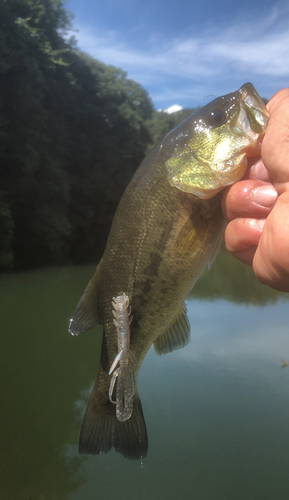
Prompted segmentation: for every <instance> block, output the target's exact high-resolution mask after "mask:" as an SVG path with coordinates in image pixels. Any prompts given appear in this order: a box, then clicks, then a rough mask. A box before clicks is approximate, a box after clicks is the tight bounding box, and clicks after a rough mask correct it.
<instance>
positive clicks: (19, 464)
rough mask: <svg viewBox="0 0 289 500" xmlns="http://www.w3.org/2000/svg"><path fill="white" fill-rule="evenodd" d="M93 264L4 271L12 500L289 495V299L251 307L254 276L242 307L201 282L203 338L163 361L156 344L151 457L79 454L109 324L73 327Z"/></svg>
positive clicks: (148, 386)
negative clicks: (77, 331) (75, 332)
mask: <svg viewBox="0 0 289 500" xmlns="http://www.w3.org/2000/svg"><path fill="white" fill-rule="evenodd" d="M243 267H244V266H242V269H243ZM213 269H214V268H213ZM212 271H213V270H212ZM212 271H211V272H212ZM222 272H223V271H222ZM92 273H93V267H91V266H87V267H76V268H65V269H47V270H42V271H38V272H33V273H20V274H15V275H6V276H2V277H1V278H0V298H1V300H0V314H1V319H2V349H1V353H2V356H1V364H0V373H1V380H2V384H1V402H2V404H1V410H0V414H1V424H2V425H1V451H0V454H1V461H0V467H1V469H0V470H1V483H0V498H3V499H6V498H7V499H10V498H11V499H12V498H13V499H14V498H17V500H22V499H23V500H24V499H25V500H28V499H29V498H31V499H33V500H34V499H41V498H45V499H51V500H52V499H53V500H58V499H59V500H60V499H69V500H83V499H85V500H90V499H91V500H92V499H95V498H99V499H102V498H108V499H110V498H114V497H115V496H117V498H118V499H120V500H124V499H126V500H132V499H135V498H137V499H142V498H146V499H150V500H154V499H158V500H159V499H160V498H167V499H175V498H178V497H183V498H188V497H189V498H190V497H193V498H196V499H197V500H203V499H204V500H216V499H222V500H224V499H225V500H227V499H228V500H231V499H232V498H234V500H235V499H236V500H239V499H240V500H244V499H246V500H247V499H249V498H254V500H255V499H259V498H260V499H261V498H262V499H263V500H264V499H265V500H267V499H268V500H272V498H280V499H281V498H286V496H287V495H288V494H289V484H288V472H287V471H288V465H289V464H288V461H289V430H288V415H289V370H288V368H287V369H284V370H282V369H281V366H282V361H281V360H282V359H284V360H288V359H289V332H288V324H289V308H288V302H287V295H278V294H275V295H274V292H272V294H273V295H272V296H271V297H268V295H266V296H264V295H263V296H262V294H261V292H259V291H258V299H257V298H256V297H257V295H256V294H255V298H254V299H253V304H252V302H251V304H250V300H249V298H248V290H250V289H251V288H253V289H255V288H254V287H255V285H254V286H253V287H250V285H249V284H248V282H247V284H246V287H247V299H246V301H245V303H242V301H241V303H239V304H237V302H236V301H235V302H232V301H229V300H225V299H224V298H223V299H221V300H220V299H218V300H212V299H210V296H209V292H207V297H206V300H203V298H204V296H203V295H202V293H200V296H201V297H203V298H202V300H201V299H200V296H199V298H197V296H196V294H197V288H196V289H195V292H194V295H192V296H191V298H190V300H189V301H188V302H187V303H188V310H189V319H190V323H191V327H192V340H191V343H190V344H189V345H188V346H187V347H185V348H184V349H182V350H179V351H176V352H173V353H171V354H168V355H165V356H162V357H157V356H156V355H155V353H154V351H153V350H151V351H150V352H149V353H148V355H147V357H146V359H145V360H144V363H143V365H142V367H141V371H140V375H139V382H138V386H139V392H140V394H141V398H142V403H143V409H144V413H145V418H146V423H147V428H148V434H149V452H148V456H147V458H146V459H145V460H144V461H143V462H141V461H137V462H130V461H127V460H125V459H123V457H121V456H119V455H118V454H117V453H115V452H110V453H109V454H107V455H104V456H98V457H79V455H78V453H77V441H78V433H79V428H80V425H81V419H82V415H83V412H84V410H85V406H86V403H87V398H88V394H89V392H90V389H91V386H92V384H93V382H94V380H95V377H96V374H97V369H98V357H99V349H100V340H101V330H100V329H99V331H97V330H96V329H94V330H93V331H91V332H86V333H84V334H83V335H81V336H79V337H78V338H72V337H71V336H70V335H69V334H68V333H67V325H68V322H69V318H70V315H71V313H72V312H73V310H74V306H75V303H76V302H77V300H78V297H79V293H80V292H81V290H82V289H83V288H84V286H85V284H86V283H87V281H88V279H89V277H90V276H91V275H92ZM204 279H207V278H206V277H204ZM220 279H221V278H220ZM226 279H227V277H226V278H224V275H223V282H224V283H225V282H226ZM236 279H237V278H236ZM202 286H203V285H202V284H200V287H201V288H202ZM224 286H225V285H224ZM260 287H261V285H260ZM261 288H262V289H263V290H265V287H261ZM203 290H204V288H203ZM262 293H263V292H262ZM264 293H265V292H264ZM266 293H267V289H266ZM260 294H261V295H260ZM262 302H263V303H265V302H266V306H264V305H263V306H262V307H260V306H257V305H256V303H262Z"/></svg>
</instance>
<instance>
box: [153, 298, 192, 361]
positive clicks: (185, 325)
mask: <svg viewBox="0 0 289 500" xmlns="http://www.w3.org/2000/svg"><path fill="white" fill-rule="evenodd" d="M190 340H191V337H190V323H189V320H188V316H187V307H186V304H184V305H183V308H182V310H181V312H180V313H179V314H178V315H177V317H176V318H175V320H174V321H173V323H172V324H171V326H170V327H169V328H168V329H167V330H166V331H165V332H164V333H162V334H161V335H160V336H159V337H158V338H157V340H156V341H155V342H154V349H155V352H156V353H157V354H158V355H159V356H160V355H161V354H167V353H168V352H172V351H175V350H177V349H181V348H182V347H184V346H185V345H187V344H188V343H189V342H190Z"/></svg>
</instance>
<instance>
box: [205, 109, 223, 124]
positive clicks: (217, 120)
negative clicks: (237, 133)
mask: <svg viewBox="0 0 289 500" xmlns="http://www.w3.org/2000/svg"><path fill="white" fill-rule="evenodd" d="M226 118H227V115H226V112H225V110H224V109H223V108H213V109H211V110H210V111H209V113H208V124H209V125H211V126H212V127H218V126H220V125H223V123H225V121H226Z"/></svg>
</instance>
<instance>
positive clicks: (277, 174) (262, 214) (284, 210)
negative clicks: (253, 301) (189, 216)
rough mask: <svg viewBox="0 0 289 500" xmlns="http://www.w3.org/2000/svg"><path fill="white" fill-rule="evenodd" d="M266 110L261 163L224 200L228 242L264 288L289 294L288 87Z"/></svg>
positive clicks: (259, 160) (252, 166)
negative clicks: (265, 129) (265, 130)
mask: <svg viewBox="0 0 289 500" xmlns="http://www.w3.org/2000/svg"><path fill="white" fill-rule="evenodd" d="M267 108H268V111H269V114H270V121H269V125H268V129H267V132H266V134H265V138H264V140H263V144H262V148H261V158H262V159H255V161H252V162H251V165H249V168H248V171H247V174H246V176H245V177H246V178H245V179H243V180H241V181H239V182H237V183H236V184H234V185H233V186H231V187H230V188H229V189H228V190H226V192H225V194H224V196H223V212H224V215H225V218H226V219H227V220H228V221H229V223H228V225H227V227H226V230H225V243H226V246H227V248H228V250H229V251H230V252H231V253H232V254H233V255H234V256H235V257H237V258H238V259H239V260H241V261H242V262H245V263H246V264H249V265H251V266H252V268H253V270H254V273H255V275H256V276H257V278H258V279H259V280H260V281H261V283H264V284H267V285H269V286H271V287H272V288H275V289H276V290H282V291H287V292H289V88H287V89H283V90H280V91H279V92H277V94H275V95H274V96H273V97H272V99H271V100H270V101H269V103H268V105H267Z"/></svg>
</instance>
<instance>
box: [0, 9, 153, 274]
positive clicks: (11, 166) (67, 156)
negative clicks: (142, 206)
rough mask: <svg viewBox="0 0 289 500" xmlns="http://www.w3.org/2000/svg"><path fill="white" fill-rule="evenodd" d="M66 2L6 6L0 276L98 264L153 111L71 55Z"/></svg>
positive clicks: (108, 69)
mask: <svg viewBox="0 0 289 500" xmlns="http://www.w3.org/2000/svg"><path fill="white" fill-rule="evenodd" d="M70 21H71V16H70V15H69V14H68V13H67V11H65V9H64V8H63V5H62V0H9V1H8V0H7V1H5V0H3V1H2V3H1V4H0V25H1V30H0V139H1V149H0V164H1V170H0V182H1V184H0V186H1V193H0V232H1V239H0V268H2V269H5V268H9V266H10V267H12V266H14V267H16V268H23V267H32V266H35V265H44V264H50V263H62V262H65V261H72V262H82V261H87V260H96V259H97V258H99V257H100V256H101V253H102V251H103V248H104V242H105V240H106V237H107V234H108V231H109V227H110V224H111V221H112V218H113V214H114V212H115V209H116V207H117V204H118V201H119V199H120V197H121V195H122V193H123V191H124V189H125V187H126V185H127V183H128V181H129V180H130V178H131V176H132V175H133V173H134V171H135V169H136V168H137V167H138V165H139V163H140V161H141V160H142V158H143V157H144V155H145V153H146V150H147V147H148V144H149V143H150V142H151V135H150V131H149V120H150V119H151V116H152V112H153V106H152V103H151V100H150V98H149V96H148V94H147V92H146V91H145V90H144V89H143V88H142V87H141V86H140V85H138V84H137V83H135V82H134V81H132V80H129V79H128V78H127V77H126V74H125V73H124V72H123V71H122V70H120V69H117V68H115V67H112V66H107V65H105V64H103V63H101V62H99V61H96V60H94V59H93V58H91V57H89V56H88V55H86V54H83V53H81V52H80V51H78V50H76V49H75V42H74V40H73V39H72V41H71V43H72V45H69V43H68V42H66V41H65V39H64V37H63V35H64V34H65V33H66V32H67V30H68V29H69V28H70Z"/></svg>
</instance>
